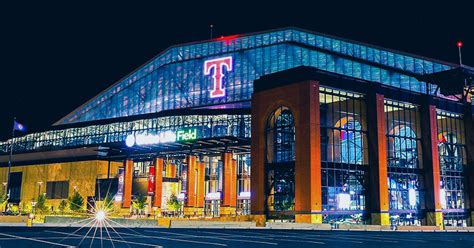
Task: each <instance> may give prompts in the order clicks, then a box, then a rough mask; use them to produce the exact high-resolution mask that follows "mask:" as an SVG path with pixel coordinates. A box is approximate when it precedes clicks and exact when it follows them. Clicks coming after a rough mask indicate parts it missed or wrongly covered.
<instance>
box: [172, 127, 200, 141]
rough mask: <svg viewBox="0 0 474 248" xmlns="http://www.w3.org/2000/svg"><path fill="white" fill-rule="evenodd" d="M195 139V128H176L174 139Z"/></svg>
mask: <svg viewBox="0 0 474 248" xmlns="http://www.w3.org/2000/svg"><path fill="white" fill-rule="evenodd" d="M195 139H197V129H196V128H191V129H187V130H178V131H177V132H176V141H190V140H195Z"/></svg>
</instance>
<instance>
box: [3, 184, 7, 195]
mask: <svg viewBox="0 0 474 248" xmlns="http://www.w3.org/2000/svg"><path fill="white" fill-rule="evenodd" d="M3 193H4V194H6V193H7V182H3Z"/></svg>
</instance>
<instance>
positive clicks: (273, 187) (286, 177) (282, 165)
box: [265, 106, 296, 220]
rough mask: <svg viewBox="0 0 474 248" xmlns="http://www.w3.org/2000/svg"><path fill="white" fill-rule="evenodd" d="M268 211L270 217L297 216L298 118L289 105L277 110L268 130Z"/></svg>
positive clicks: (269, 122)
mask: <svg viewBox="0 0 474 248" xmlns="http://www.w3.org/2000/svg"><path fill="white" fill-rule="evenodd" d="M265 135H266V136H265V140H266V144H265V154H266V156H265V212H266V216H267V218H269V219H287V220H294V218H295V212H294V210H295V155H296V151H295V145H296V143H295V140H296V130H295V120H294V117H293V114H292V113H291V111H290V110H289V109H288V108H287V107H283V106H282V107H279V108H277V109H276V110H274V111H273V112H272V113H271V115H270V116H269V118H268V119H267V123H266V129H265Z"/></svg>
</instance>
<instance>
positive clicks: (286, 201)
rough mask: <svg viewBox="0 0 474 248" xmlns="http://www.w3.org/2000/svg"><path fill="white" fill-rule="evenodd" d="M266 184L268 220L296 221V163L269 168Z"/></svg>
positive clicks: (274, 165)
mask: <svg viewBox="0 0 474 248" xmlns="http://www.w3.org/2000/svg"><path fill="white" fill-rule="evenodd" d="M268 167H269V168H268V170H267V182H266V195H267V197H266V211H267V218H268V219H278V220H294V218H295V214H294V210H295V169H294V168H295V166H294V163H287V164H272V165H269V166H268Z"/></svg>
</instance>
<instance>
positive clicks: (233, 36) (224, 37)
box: [219, 34, 239, 45]
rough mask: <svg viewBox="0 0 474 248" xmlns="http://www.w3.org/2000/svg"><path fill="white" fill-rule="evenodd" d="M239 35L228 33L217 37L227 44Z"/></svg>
mask: <svg viewBox="0 0 474 248" xmlns="http://www.w3.org/2000/svg"><path fill="white" fill-rule="evenodd" d="M237 37H239V35H237V34H235V35H229V36H221V37H220V38H219V39H220V40H223V41H224V42H225V44H226V45H229V44H230V42H231V41H232V40H235V39H236V38H237Z"/></svg>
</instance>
